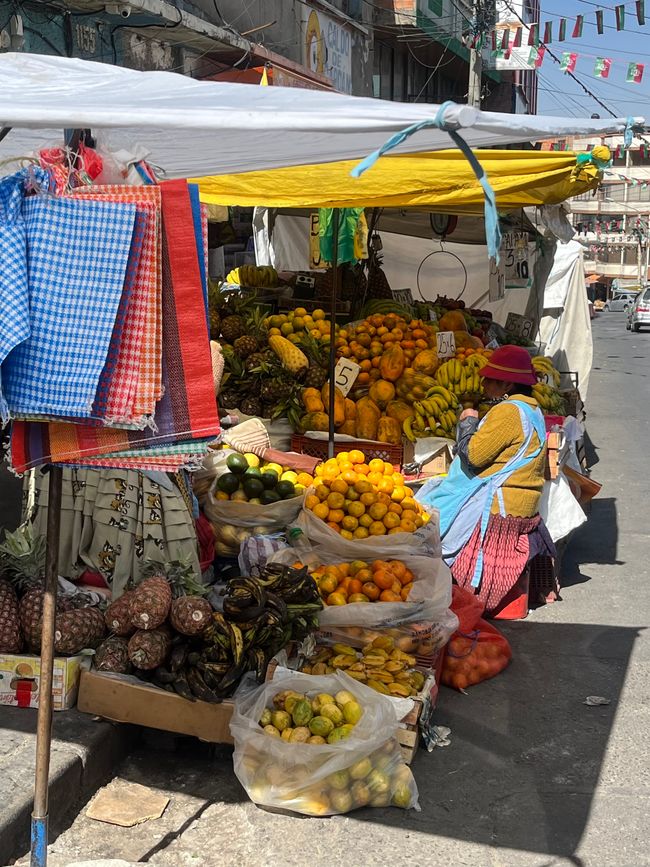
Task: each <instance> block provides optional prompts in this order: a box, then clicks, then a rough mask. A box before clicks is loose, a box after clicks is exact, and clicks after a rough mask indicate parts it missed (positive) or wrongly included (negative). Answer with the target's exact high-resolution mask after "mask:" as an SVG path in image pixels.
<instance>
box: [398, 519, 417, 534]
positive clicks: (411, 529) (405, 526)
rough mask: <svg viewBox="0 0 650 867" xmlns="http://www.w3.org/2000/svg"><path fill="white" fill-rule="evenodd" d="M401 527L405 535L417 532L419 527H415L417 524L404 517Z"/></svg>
mask: <svg viewBox="0 0 650 867" xmlns="http://www.w3.org/2000/svg"><path fill="white" fill-rule="evenodd" d="M400 527H401V528H402V530H403V531H404V532H405V533H415V531H416V530H417V527H416V526H415V522H414V521H409V519H408V518H405V517H404V516H402V521H401V523H400Z"/></svg>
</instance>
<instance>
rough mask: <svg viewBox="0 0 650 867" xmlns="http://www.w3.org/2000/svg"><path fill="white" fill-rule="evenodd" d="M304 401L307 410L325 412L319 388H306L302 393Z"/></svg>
mask: <svg viewBox="0 0 650 867" xmlns="http://www.w3.org/2000/svg"><path fill="white" fill-rule="evenodd" d="M302 402H303V405H304V407H305V409H306V410H307V412H323V411H324V409H325V406H324V404H323V401H322V400H321V396H320V391H319V390H318V389H317V388H306V389H305V390H304V391H303V393H302Z"/></svg>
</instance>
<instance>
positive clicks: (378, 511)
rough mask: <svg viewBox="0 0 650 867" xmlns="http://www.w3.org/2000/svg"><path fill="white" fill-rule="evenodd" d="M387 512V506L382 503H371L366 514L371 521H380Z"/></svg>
mask: <svg viewBox="0 0 650 867" xmlns="http://www.w3.org/2000/svg"><path fill="white" fill-rule="evenodd" d="M387 512H388V506H386V505H385V504H384V503H373V505H372V506H370V508H369V509H368V514H369V515H370V517H371V518H372V519H373V521H381V520H382V518H383V517H384V515H385V514H386V513H387Z"/></svg>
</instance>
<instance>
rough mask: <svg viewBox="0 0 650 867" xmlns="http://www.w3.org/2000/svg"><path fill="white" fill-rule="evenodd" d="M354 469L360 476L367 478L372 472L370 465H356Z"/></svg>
mask: <svg viewBox="0 0 650 867" xmlns="http://www.w3.org/2000/svg"><path fill="white" fill-rule="evenodd" d="M354 469H355V470H356V471H357V473H359V475H360V476H367V475H368V473H369V472H370V468H369V466H368V464H355V465H354Z"/></svg>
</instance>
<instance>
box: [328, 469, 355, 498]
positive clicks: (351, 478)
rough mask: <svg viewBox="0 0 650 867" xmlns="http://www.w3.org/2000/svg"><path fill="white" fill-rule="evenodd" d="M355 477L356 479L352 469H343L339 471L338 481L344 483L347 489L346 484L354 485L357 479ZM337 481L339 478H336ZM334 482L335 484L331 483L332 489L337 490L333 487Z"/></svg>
mask: <svg viewBox="0 0 650 867" xmlns="http://www.w3.org/2000/svg"><path fill="white" fill-rule="evenodd" d="M357 479H358V476H357V474H356V473H355V471H354V470H343V472H342V473H341V479H340V482H342V483H344V484H345V485H346V489H347V486H348V485H354V484H355V482H356V481H357ZM337 481H339V480H338V479H337ZM335 484H336V482H334V484H333V485H332V490H333V491H335V490H337V489H336V488H335V487H334V485H335ZM341 493H343V494H344V493H345V491H341Z"/></svg>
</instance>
